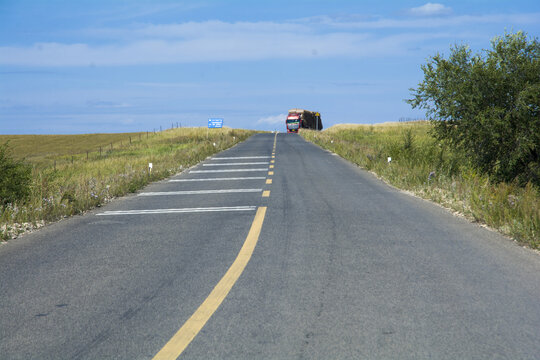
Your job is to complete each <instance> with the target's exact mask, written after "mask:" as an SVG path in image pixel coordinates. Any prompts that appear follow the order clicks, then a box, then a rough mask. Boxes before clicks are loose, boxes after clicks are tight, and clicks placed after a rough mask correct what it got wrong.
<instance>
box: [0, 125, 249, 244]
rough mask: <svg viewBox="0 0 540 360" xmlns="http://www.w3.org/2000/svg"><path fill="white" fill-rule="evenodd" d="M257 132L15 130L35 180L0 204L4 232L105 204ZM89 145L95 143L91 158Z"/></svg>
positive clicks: (16, 145)
mask: <svg viewBox="0 0 540 360" xmlns="http://www.w3.org/2000/svg"><path fill="white" fill-rule="evenodd" d="M252 134H253V131H248V130H233V129H227V128H224V129H211V130H210V131H209V137H208V138H207V129H206V128H180V129H171V130H166V131H163V132H159V133H156V134H152V133H151V134H149V135H148V139H147V138H146V133H144V134H142V133H141V137H140V140H139V137H138V134H94V135H61V136H55V135H28V136H17V137H13V136H10V138H11V142H10V144H11V145H12V147H13V149H14V150H15V152H14V155H15V156H16V157H19V158H23V157H25V158H26V159H27V161H28V162H29V163H30V164H31V165H32V166H33V175H32V176H33V183H32V189H31V190H32V191H31V197H30V199H29V200H28V201H25V202H24V203H16V204H9V205H7V206H4V207H0V237H1V238H3V239H9V238H13V237H16V236H17V235H18V233H21V232H24V231H27V230H29V229H32V228H36V227H39V226H41V225H43V224H44V223H45V222H49V221H54V220H57V219H60V218H62V217H65V216H70V215H73V214H78V213H81V212H83V211H85V210H88V209H91V208H93V207H96V206H100V205H101V204H103V203H105V202H108V201H110V200H111V199H112V198H114V197H117V196H121V195H124V194H126V193H128V192H134V191H136V190H138V189H140V188H142V187H143V186H145V185H146V184H148V183H149V182H151V181H156V180H160V179H163V178H165V177H168V176H170V175H172V174H175V173H178V172H180V171H182V170H183V169H185V168H187V167H190V166H192V165H194V164H196V163H198V162H200V161H202V160H204V159H205V158H206V157H207V156H210V155H212V154H214V153H216V152H219V151H221V150H224V149H227V148H229V147H231V146H233V145H234V144H236V143H238V142H240V141H243V140H245V139H246V138H247V137H249V136H250V135H252ZM129 136H132V142H131V144H130V143H129ZM5 139H6V137H1V138H0V141H2V140H5ZM111 143H112V148H111ZM105 145H106V146H105ZM100 146H101V147H102V152H101V155H100V153H99V147H100ZM86 149H93V152H91V153H89V156H88V158H87V154H86ZM150 162H151V163H153V170H152V172H151V173H150V172H149V171H148V163H150Z"/></svg>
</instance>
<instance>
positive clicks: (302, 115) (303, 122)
mask: <svg viewBox="0 0 540 360" xmlns="http://www.w3.org/2000/svg"><path fill="white" fill-rule="evenodd" d="M285 125H286V127H287V132H288V133H297V132H298V130H299V129H300V128H302V129H313V130H322V128H323V126H322V121H321V114H319V113H318V112H315V111H309V110H304V109H291V110H289V114H288V115H287V120H285Z"/></svg>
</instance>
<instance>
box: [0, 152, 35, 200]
mask: <svg viewBox="0 0 540 360" xmlns="http://www.w3.org/2000/svg"><path fill="white" fill-rule="evenodd" d="M31 174H32V170H31V168H30V166H28V165H27V164H25V163H24V161H21V160H15V159H13V158H12V157H11V154H10V151H9V147H8V144H7V143H5V144H4V145H0V205H7V204H10V203H15V202H17V201H21V200H26V199H27V198H28V196H29V195H30V183H31Z"/></svg>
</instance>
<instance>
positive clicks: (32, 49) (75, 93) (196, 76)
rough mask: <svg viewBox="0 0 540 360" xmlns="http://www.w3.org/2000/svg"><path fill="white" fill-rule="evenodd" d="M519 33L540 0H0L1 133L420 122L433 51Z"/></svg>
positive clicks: (534, 22) (528, 28) (533, 22)
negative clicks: (415, 93)
mask: <svg viewBox="0 0 540 360" xmlns="http://www.w3.org/2000/svg"><path fill="white" fill-rule="evenodd" d="M434 1H437V0H434ZM518 30H523V31H525V32H526V33H527V34H528V35H529V36H530V37H538V36H539V34H540V1H538V0H534V1H525V0H514V1H506V0H504V1H502V0H467V1H444V2H442V1H441V2H427V1H425V0H423V1H422V0H420V1H409V0H393V1H384V0H377V1H371V0H369V1H360V0H357V1H352V0H334V1H295V0H288V1H283V0H278V1H270V0H269V1H237V0H229V1H213V0H206V1H205V0H200V1H163V0H153V1H142V0H141V1H139V0H133V1H115V0H106V1H102V0H77V1H73V0H70V1H65V0H64V1H59V0H47V1H45V0H40V1H37V0H0V134H81V133H104V132H106V133H109V132H135V131H152V130H153V129H159V128H162V129H166V128H170V127H171V126H177V125H178V126H204V127H206V126H207V123H208V118H216V117H220V118H223V119H224V125H225V126H229V127H233V128H246V129H258V130H279V131H284V130H285V125H284V123H285V117H286V114H287V111H288V109H290V108H304V109H308V110H314V111H319V112H320V113H321V117H322V120H323V125H324V126H325V127H329V126H332V125H334V124H339V123H362V124H375V123H382V122H388V121H398V120H399V119H400V118H423V117H424V113H423V112H422V111H419V110H416V109H412V108H411V107H410V105H408V104H407V103H406V102H405V101H404V100H405V99H408V98H410V97H411V90H410V89H411V88H414V87H416V86H417V85H418V83H419V82H420V81H422V79H423V73H422V71H421V68H420V67H421V65H422V64H425V63H426V61H427V59H429V57H431V56H434V55H435V54H436V53H438V52H439V53H442V54H446V55H447V54H448V53H449V51H450V48H451V46H453V45H455V44H467V45H469V46H470V47H471V49H472V50H473V51H482V49H488V48H489V47H490V40H491V39H492V38H493V37H495V36H501V35H504V33H505V31H508V32H512V31H513V32H515V31H518Z"/></svg>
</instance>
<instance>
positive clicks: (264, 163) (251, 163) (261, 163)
mask: <svg viewBox="0 0 540 360" xmlns="http://www.w3.org/2000/svg"><path fill="white" fill-rule="evenodd" d="M267 164H268V161H261V162H247V163H221V164H219V163H217V164H203V166H236V165H267Z"/></svg>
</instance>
